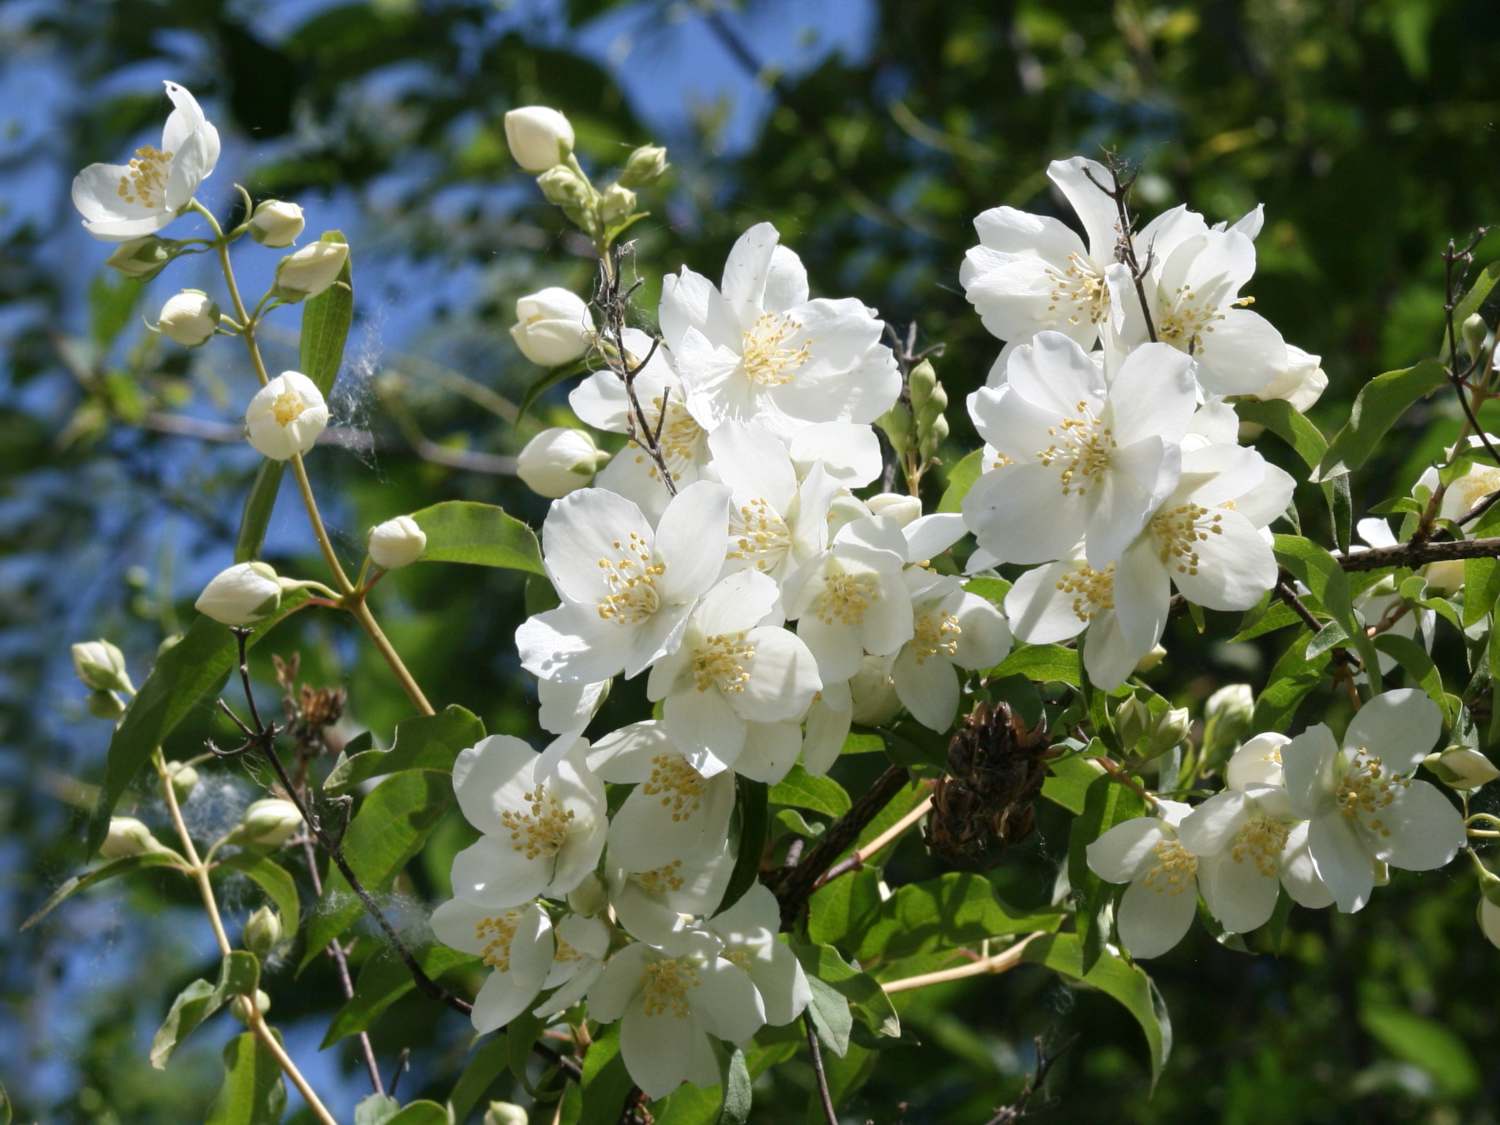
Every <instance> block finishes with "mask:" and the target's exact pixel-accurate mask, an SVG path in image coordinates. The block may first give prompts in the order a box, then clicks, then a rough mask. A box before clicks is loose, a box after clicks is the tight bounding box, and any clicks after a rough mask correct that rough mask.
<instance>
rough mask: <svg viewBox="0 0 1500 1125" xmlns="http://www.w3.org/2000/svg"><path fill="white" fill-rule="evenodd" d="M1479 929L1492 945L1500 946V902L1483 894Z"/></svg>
mask: <svg viewBox="0 0 1500 1125" xmlns="http://www.w3.org/2000/svg"><path fill="white" fill-rule="evenodd" d="M1479 929H1480V931H1481V932H1482V933H1483V934H1484V936H1485V937H1486V938H1488V939H1489V943H1490V944H1491V945H1493V946H1495V947H1496V948H1500V903H1497V902H1493V901H1491V900H1490V899H1488V898H1486V897H1484V896H1483V895H1481V896H1480V898H1479Z"/></svg>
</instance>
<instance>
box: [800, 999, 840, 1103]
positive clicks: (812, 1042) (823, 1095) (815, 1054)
mask: <svg viewBox="0 0 1500 1125" xmlns="http://www.w3.org/2000/svg"><path fill="white" fill-rule="evenodd" d="M802 1026H803V1027H805V1028H806V1029H807V1050H808V1053H809V1054H811V1055H812V1068H813V1077H814V1078H816V1079H817V1083H818V1100H819V1101H820V1102H821V1103H822V1105H823V1119H824V1120H825V1121H827V1122H828V1125H839V1115H838V1111H837V1110H836V1109H834V1108H833V1094H832V1092H831V1091H830V1090H829V1089H828V1072H827V1071H826V1070H824V1069H823V1048H822V1047H820V1046H819V1045H818V1031H817V1028H815V1027H813V1021H812V1016H811V1015H810V1014H809V1013H807V1012H803V1013H802Z"/></svg>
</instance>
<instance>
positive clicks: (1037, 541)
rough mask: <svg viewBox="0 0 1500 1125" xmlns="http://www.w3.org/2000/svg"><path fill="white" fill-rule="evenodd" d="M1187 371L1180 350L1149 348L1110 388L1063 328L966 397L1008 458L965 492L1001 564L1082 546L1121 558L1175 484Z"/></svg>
mask: <svg viewBox="0 0 1500 1125" xmlns="http://www.w3.org/2000/svg"><path fill="white" fill-rule="evenodd" d="M1192 366H1193V362H1192V360H1191V358H1189V357H1188V356H1186V355H1183V354H1182V353H1181V352H1176V351H1173V350H1172V349H1170V348H1168V347H1166V346H1164V345H1161V344H1155V345H1151V344H1148V345H1143V346H1141V347H1139V348H1136V349H1135V350H1134V351H1133V352H1131V353H1130V355H1129V356H1127V357H1126V358H1125V361H1124V362H1123V364H1122V365H1121V367H1120V370H1119V372H1118V373H1117V374H1116V375H1115V377H1114V379H1113V381H1112V382H1110V383H1108V384H1106V382H1105V378H1104V375H1103V373H1102V372H1101V371H1100V370H1099V368H1098V367H1096V366H1095V365H1094V363H1093V361H1091V360H1090V359H1089V357H1088V356H1087V355H1086V354H1085V353H1084V351H1083V349H1082V348H1080V347H1079V346H1078V345H1077V344H1075V343H1074V342H1073V341H1072V340H1070V339H1068V338H1067V337H1066V336H1063V335H1062V334H1060V333H1057V332H1043V333H1040V334H1039V335H1037V336H1036V337H1035V338H1034V339H1033V340H1032V342H1031V343H1030V344H1027V345H1024V346H1022V347H1019V348H1017V349H1016V350H1015V352H1014V353H1013V354H1012V355H1011V358H1010V362H1009V364H1008V366H1007V368H1006V371H1007V378H1008V382H1007V383H1006V384H1005V385H1004V386H1002V387H999V388H991V387H985V388H981V389H980V390H978V391H975V392H974V393H973V394H972V395H970V396H969V414H970V416H971V417H972V418H973V419H974V424H975V425H976V426H977V427H978V429H979V432H980V434H981V435H982V436H983V437H984V439H985V440H986V441H987V442H989V443H990V445H991V446H993V447H994V448H995V450H996V451H997V453H998V455H999V459H1000V460H1001V461H1002V462H1003V463H1002V465H1001V467H1000V468H998V469H996V470H994V471H992V472H988V473H985V474H984V475H983V476H981V477H980V478H979V479H978V480H977V481H975V482H974V486H973V488H971V489H970V490H969V493H968V495H967V496H966V497H965V498H964V502H963V515H964V522H965V523H966V524H967V525H968V527H969V529H970V530H971V531H972V532H973V533H974V537H975V538H976V539H977V540H978V541H979V545H980V546H981V547H983V548H984V549H985V550H986V551H987V552H989V554H990V555H991V556H993V557H994V558H995V559H996V560H998V561H1000V562H1019V563H1037V562H1050V561H1052V560H1053V559H1058V558H1061V557H1063V556H1064V555H1065V554H1067V553H1068V552H1069V551H1070V550H1072V548H1073V547H1074V545H1075V544H1077V543H1079V542H1080V541H1082V542H1083V543H1084V544H1085V548H1086V552H1087V557H1088V560H1089V563H1090V565H1091V566H1094V567H1095V568H1100V567H1104V566H1106V565H1108V564H1109V563H1112V562H1114V561H1115V560H1116V559H1118V558H1119V557H1120V554H1121V552H1123V551H1124V550H1125V548H1126V546H1127V545H1129V543H1130V541H1131V540H1132V539H1134V538H1135V537H1136V535H1137V534H1139V533H1140V530H1141V528H1142V527H1144V526H1145V524H1146V521H1147V519H1149V518H1150V516H1151V514H1152V513H1153V512H1155V511H1156V509H1157V508H1158V507H1160V505H1161V502H1162V500H1164V499H1165V498H1166V497H1167V495H1168V494H1169V493H1170V492H1171V491H1172V489H1173V488H1175V487H1176V485H1177V477H1178V466H1179V459H1180V452H1179V448H1178V443H1179V442H1180V441H1181V439H1182V436H1183V434H1184V433H1185V432H1186V429H1187V426H1188V422H1189V420H1190V419H1191V418H1192V415H1193V408H1194V405H1195V403H1196V399H1197V388H1196V385H1195V383H1194V381H1193V375H1192Z"/></svg>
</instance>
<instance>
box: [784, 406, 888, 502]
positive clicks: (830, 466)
mask: <svg viewBox="0 0 1500 1125" xmlns="http://www.w3.org/2000/svg"><path fill="white" fill-rule="evenodd" d="M790 452H791V455H792V461H793V462H794V463H795V464H796V466H797V469H798V471H799V472H801V473H803V474H806V473H808V472H810V471H811V469H812V468H813V466H814V465H821V466H822V468H823V470H824V472H826V473H827V474H828V475H829V477H830V478H832V479H833V480H834V481H837V482H838V483H839V484H842V485H844V486H845V487H846V488H862V487H863V486H864V485H867V484H869V483H870V482H871V481H872V480H874V479H875V478H876V477H878V476H879V475H880V469H881V463H880V439H879V438H877V437H876V436H875V430H874V428H873V427H871V426H867V425H863V424H860V423H857V422H814V423H812V424H811V425H808V426H803V427H802V428H801V429H799V430H798V431H797V432H796V433H795V434H794V435H793V436H792V444H791V447H790Z"/></svg>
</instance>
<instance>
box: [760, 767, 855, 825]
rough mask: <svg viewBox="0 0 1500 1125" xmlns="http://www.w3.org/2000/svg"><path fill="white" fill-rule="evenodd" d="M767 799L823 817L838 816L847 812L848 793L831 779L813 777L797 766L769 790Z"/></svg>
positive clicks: (776, 803) (775, 803) (774, 803)
mask: <svg viewBox="0 0 1500 1125" xmlns="http://www.w3.org/2000/svg"><path fill="white" fill-rule="evenodd" d="M767 800H769V801H770V802H771V804H773V805H786V806H790V807H792V808H797V809H810V810H812V811H813V812H816V813H822V814H823V815H824V816H832V817H840V816H843V815H844V814H845V813H846V812H848V811H849V807H850V804H851V802H850V800H849V794H848V793H846V792H844V787H843V786H842V785H840V784H839V783H838V782H837V781H834V780H833V778H831V777H814V776H813V775H812V774H810V773H808V772H807V771H806V770H805V769H803V768H802V767H801V766H800V765H796V766H793V767H792V768H791V772H789V773H788V774H787V775H786V777H784V778H782V779H781V780H780V781H778V782H777V783H776V784H775V785H773V786H772V787H771V791H770V793H768V794H767Z"/></svg>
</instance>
